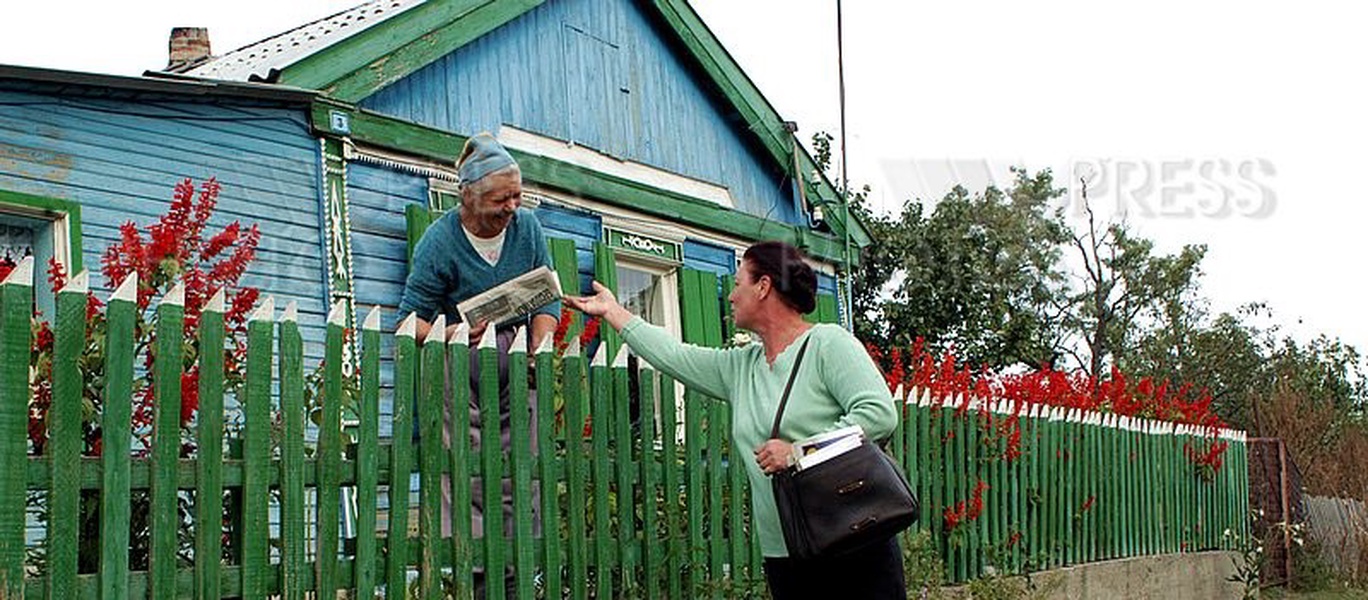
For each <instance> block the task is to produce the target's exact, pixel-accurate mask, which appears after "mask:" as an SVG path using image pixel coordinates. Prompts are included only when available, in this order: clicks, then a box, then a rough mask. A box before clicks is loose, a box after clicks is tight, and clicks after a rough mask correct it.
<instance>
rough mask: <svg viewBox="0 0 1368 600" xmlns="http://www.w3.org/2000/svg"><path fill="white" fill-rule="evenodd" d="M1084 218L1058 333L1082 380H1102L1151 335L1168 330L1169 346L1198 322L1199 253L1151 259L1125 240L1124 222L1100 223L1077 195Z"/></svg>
mask: <svg viewBox="0 0 1368 600" xmlns="http://www.w3.org/2000/svg"><path fill="white" fill-rule="evenodd" d="M1083 207H1084V209H1085V210H1086V213H1087V215H1088V219H1087V222H1086V223H1085V224H1084V226H1083V230H1081V231H1074V232H1072V236H1071V237H1072V240H1071V242H1072V245H1073V247H1074V248H1075V249H1076V250H1077V252H1078V255H1077V258H1078V259H1079V262H1080V264H1081V265H1082V270H1083V272H1082V274H1081V275H1080V276H1078V277H1077V281H1076V287H1075V288H1074V292H1073V293H1072V295H1071V297H1070V298H1069V301H1068V303H1067V305H1066V306H1065V318H1064V319H1063V325H1064V329H1065V334H1066V335H1067V336H1069V337H1070V338H1071V340H1070V341H1071V342H1072V343H1070V344H1068V345H1066V346H1065V347H1066V348H1067V352H1069V354H1070V355H1072V357H1073V358H1074V360H1075V361H1076V362H1077V364H1078V366H1079V367H1081V368H1082V369H1084V370H1085V371H1086V372H1087V374H1088V375H1090V376H1093V377H1103V376H1105V375H1106V374H1107V373H1108V372H1109V371H1110V369H1111V367H1112V366H1120V365H1124V364H1125V362H1126V358H1127V357H1128V356H1129V355H1130V353H1132V352H1134V351H1136V349H1137V346H1138V343H1139V341H1140V339H1143V336H1142V335H1140V333H1139V332H1141V331H1144V330H1147V329H1152V328H1156V327H1160V328H1162V327H1165V326H1167V327H1170V328H1173V329H1174V331H1173V336H1172V337H1173V339H1174V340H1181V339H1183V337H1184V332H1185V331H1186V330H1187V329H1188V328H1190V327H1192V324H1193V323H1195V322H1197V321H1199V320H1200V318H1201V314H1200V312H1198V311H1194V309H1196V308H1198V307H1199V305H1197V304H1194V299H1195V298H1196V294H1197V290H1198V285H1199V279H1200V277H1201V274H1202V272H1201V262H1202V258H1203V257H1204V256H1205V255H1206V246H1205V245H1200V244H1198V245H1187V246H1184V247H1183V248H1182V250H1180V251H1178V252H1177V253H1175V254H1157V253H1156V252H1155V249H1154V242H1152V241H1150V240H1148V239H1145V238H1143V237H1140V236H1137V235H1134V234H1132V233H1131V231H1130V229H1129V227H1128V226H1127V225H1126V224H1125V222H1123V221H1116V222H1111V223H1099V222H1098V219H1097V215H1096V213H1095V212H1094V211H1093V210H1092V207H1091V206H1090V205H1089V204H1088V200H1087V190H1086V188H1085V189H1084V192H1083Z"/></svg>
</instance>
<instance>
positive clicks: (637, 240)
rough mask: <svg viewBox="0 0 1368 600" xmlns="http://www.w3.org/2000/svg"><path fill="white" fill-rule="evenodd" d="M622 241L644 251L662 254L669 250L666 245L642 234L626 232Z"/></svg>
mask: <svg viewBox="0 0 1368 600" xmlns="http://www.w3.org/2000/svg"><path fill="white" fill-rule="evenodd" d="M622 243H623V244H624V245H627V246H631V247H632V248H634V249H637V250H640V251H642V252H651V253H655V254H660V253H663V252H665V250H667V248H665V247H664V246H661V245H660V244H657V243H656V242H655V240H653V239H650V238H647V237H644V236H640V235H632V234H624V235H623V236H622Z"/></svg>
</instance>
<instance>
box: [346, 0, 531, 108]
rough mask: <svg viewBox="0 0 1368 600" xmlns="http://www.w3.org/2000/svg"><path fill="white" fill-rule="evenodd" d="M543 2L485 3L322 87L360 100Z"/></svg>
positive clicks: (354, 99) (520, 0)
mask: <svg viewBox="0 0 1368 600" xmlns="http://www.w3.org/2000/svg"><path fill="white" fill-rule="evenodd" d="M544 1H545V0H511V1H510V0H502V1H498V2H486V3H483V4H482V5H481V6H479V7H477V8H474V9H472V10H470V11H468V12H466V13H464V14H463V15H461V16H459V17H457V18H456V19H455V20H452V21H448V22H445V24H443V25H441V26H438V27H436V28H434V29H431V30H430V31H428V32H427V33H424V34H423V35H421V36H419V37H416V38H414V39H412V40H411V41H410V42H409V43H407V44H405V45H404V46H402V47H400V48H398V49H396V50H394V51H393V52H390V53H387V54H384V55H381V56H378V57H375V58H374V59H372V60H371V61H369V62H367V63H366V64H365V65H364V66H362V67H359V68H357V69H355V70H354V71H352V72H351V73H348V74H347V75H345V76H343V77H342V78H340V79H338V80H336V81H333V82H330V83H329V84H328V85H327V86H325V87H323V88H322V90H323V91H324V93H326V94H328V95H329V96H332V97H334V98H340V99H343V100H349V101H359V100H361V99H362V98H365V97H367V96H370V95H371V94H374V93H375V92H378V91H380V90H381V89H382V88H384V87H386V86H388V85H390V84H393V83H394V82H396V81H399V80H400V79H403V78H405V77H408V76H409V75H411V74H412V73H414V72H415V71H417V70H419V69H422V68H423V67H426V66H428V65H430V64H432V63H434V62H436V61H437V60H439V59H441V58H442V57H443V56H446V55H448V54H450V53H452V52H454V51H456V49H458V48H460V47H461V46H464V45H466V44H469V43H470V42H473V41H475V40H476V39H478V38H480V37H481V36H483V35H485V34H487V33H489V32H490V31H493V30H494V29H496V28H498V27H500V26H502V25H503V24H505V23H508V22H510V21H512V20H514V19H516V18H518V17H520V16H522V15H523V14H524V13H526V12H527V11H529V10H532V9H534V8H536V7H538V6H540V5H541V4H542V2H544ZM461 4H469V2H462V3H461ZM435 22H438V23H442V22H443V21H435Z"/></svg>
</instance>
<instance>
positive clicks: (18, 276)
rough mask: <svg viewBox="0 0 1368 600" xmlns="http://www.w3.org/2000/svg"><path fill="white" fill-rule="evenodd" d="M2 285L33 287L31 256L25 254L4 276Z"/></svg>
mask: <svg viewBox="0 0 1368 600" xmlns="http://www.w3.org/2000/svg"><path fill="white" fill-rule="evenodd" d="M3 284H4V285H23V286H28V287H33V257H32V256H25V257H24V258H23V259H22V260H20V261H19V264H17V265H15V266H14V269H12V270H10V272H9V276H7V277H5V281H4V282H3Z"/></svg>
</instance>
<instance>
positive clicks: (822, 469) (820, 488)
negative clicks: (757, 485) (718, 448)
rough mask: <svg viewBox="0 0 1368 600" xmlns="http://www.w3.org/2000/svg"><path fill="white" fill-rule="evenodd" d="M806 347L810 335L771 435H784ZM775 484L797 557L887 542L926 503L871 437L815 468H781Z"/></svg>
mask: <svg viewBox="0 0 1368 600" xmlns="http://www.w3.org/2000/svg"><path fill="white" fill-rule="evenodd" d="M806 352H807V340H804V341H803V346H802V347H801V348H799V349H798V357H797V358H796V359H795V360H794V361H793V371H792V372H791V373H790V374H789V380H788V385H787V386H785V387H784V396H783V398H782V399H780V401H779V410H778V411H777V412H776V414H775V415H774V427H773V428H772V429H771V430H770V438H771V439H775V438H778V437H779V422H780V420H782V419H783V417H784V406H785V405H787V404H788V397H789V392H790V391H792V389H793V380H794V379H796V378H797V376H798V367H799V366H801V365H802V363H803V354H804V353H806ZM771 483H772V485H773V486H774V503H775V504H776V505H778V508H779V522H780V523H781V524H782V525H783V528H784V543H785V545H787V546H788V551H789V556H792V557H794V558H817V557H826V556H835V555H840V554H845V553H848V552H852V551H854V550H858V549H860V548H863V547H865V546H868V545H870V544H874V543H876V542H883V541H886V540H888V539H889V538H891V537H893V536H894V535H896V534H897V533H898V532H900V531H902V530H904V529H907V528H908V527H910V526H911V525H912V524H913V523H915V522H916V521H917V517H918V512H919V510H920V508H921V506H920V504H919V503H918V502H917V497H916V495H914V494H913V493H912V488H911V487H910V486H909V485H908V484H907V479H906V478H905V477H903V474H902V472H901V471H900V470H899V469H898V467H897V465H896V464H894V462H893V459H892V458H890V457H889V456H888V455H887V454H885V453H884V451H883V450H882V449H880V448H879V446H877V445H875V444H874V443H873V442H871V441H869V440H868V439H865V440H864V441H863V443H861V444H860V445H859V446H858V447H856V448H853V449H851V450H848V451H846V452H845V453H843V454H840V455H838V456H835V457H833V458H831V459H829V460H826V461H824V462H821V463H818V464H816V465H813V466H812V467H809V468H806V469H803V470H801V471H800V470H798V468H797V467H796V466H791V467H789V468H787V469H785V470H783V471H780V472H778V473H775V474H774V476H773V477H772V478H771Z"/></svg>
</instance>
